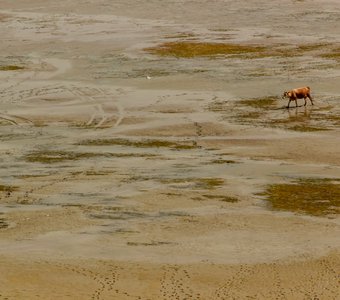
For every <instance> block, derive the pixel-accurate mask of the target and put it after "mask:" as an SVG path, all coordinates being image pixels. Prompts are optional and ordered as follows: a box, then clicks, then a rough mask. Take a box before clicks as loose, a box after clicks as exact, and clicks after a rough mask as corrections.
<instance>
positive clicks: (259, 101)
mask: <svg viewBox="0 0 340 300" xmlns="http://www.w3.org/2000/svg"><path fill="white" fill-rule="evenodd" d="M277 100H278V98H277V97H274V96H268V97H262V98H253V99H246V100H240V101H238V103H239V104H240V105H245V106H249V107H253V108H271V107H274V106H275V104H276V103H277Z"/></svg>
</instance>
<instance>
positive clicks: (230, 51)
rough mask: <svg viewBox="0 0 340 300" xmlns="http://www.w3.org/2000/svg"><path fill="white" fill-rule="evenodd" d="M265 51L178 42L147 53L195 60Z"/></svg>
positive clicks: (258, 47) (262, 48)
mask: <svg viewBox="0 0 340 300" xmlns="http://www.w3.org/2000/svg"><path fill="white" fill-rule="evenodd" d="M265 49H266V48H265V47H261V46H254V45H239V44H227V43H209V42H189V41H177V42H168V43H163V44H161V45H158V46H155V47H151V48H146V49H145V51H147V52H149V53H151V54H156V55H159V56H173V57H177V58H194V57H218V56H227V55H228V56H229V55H249V54H258V53H262V52H264V51H265ZM255 56H256V55H255Z"/></svg>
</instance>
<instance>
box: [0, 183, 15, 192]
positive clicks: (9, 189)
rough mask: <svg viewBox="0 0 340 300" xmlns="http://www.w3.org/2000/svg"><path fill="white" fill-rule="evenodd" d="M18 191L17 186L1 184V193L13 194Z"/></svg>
mask: <svg viewBox="0 0 340 300" xmlns="http://www.w3.org/2000/svg"><path fill="white" fill-rule="evenodd" d="M16 190H18V187H17V186H12V185H4V184H0V192H6V193H11V192H14V191H16Z"/></svg>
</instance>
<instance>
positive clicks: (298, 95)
mask: <svg viewBox="0 0 340 300" xmlns="http://www.w3.org/2000/svg"><path fill="white" fill-rule="evenodd" d="M282 98H288V99H289V102H288V105H287V108H289V105H290V101H293V100H294V101H295V105H296V107H297V106H298V105H297V99H304V100H305V104H304V106H306V104H307V100H306V98H308V99H309V100H310V102H311V103H312V105H314V103H313V99H312V97H311V95H310V87H309V86H306V87H301V88H297V89H293V90H291V91H288V92H284V93H283V97H282Z"/></svg>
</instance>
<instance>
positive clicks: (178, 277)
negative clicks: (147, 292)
mask: <svg viewBox="0 0 340 300" xmlns="http://www.w3.org/2000/svg"><path fill="white" fill-rule="evenodd" d="M163 270H164V273H163V276H162V278H161V291H160V292H161V297H162V298H161V299H164V300H166V299H176V300H184V299H187V300H188V299H197V300H198V299H203V298H201V295H200V294H199V293H197V292H196V291H194V289H193V288H192V285H191V275H190V273H189V271H188V270H186V269H185V268H184V267H181V266H176V265H175V266H166V267H164V268H163Z"/></svg>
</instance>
